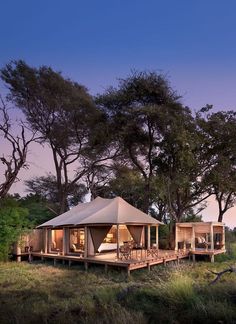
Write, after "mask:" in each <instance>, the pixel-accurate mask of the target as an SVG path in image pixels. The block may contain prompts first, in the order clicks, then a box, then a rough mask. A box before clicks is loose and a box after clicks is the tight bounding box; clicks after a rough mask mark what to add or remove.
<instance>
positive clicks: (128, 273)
mask: <svg viewBox="0 0 236 324" xmlns="http://www.w3.org/2000/svg"><path fill="white" fill-rule="evenodd" d="M127 276H128V277H129V276H130V267H129V266H128V267H127Z"/></svg>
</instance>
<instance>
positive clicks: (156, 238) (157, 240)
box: [156, 225, 159, 248]
mask: <svg viewBox="0 0 236 324" xmlns="http://www.w3.org/2000/svg"><path fill="white" fill-rule="evenodd" d="M156 247H157V248H158V247H159V245H158V225H157V226H156Z"/></svg>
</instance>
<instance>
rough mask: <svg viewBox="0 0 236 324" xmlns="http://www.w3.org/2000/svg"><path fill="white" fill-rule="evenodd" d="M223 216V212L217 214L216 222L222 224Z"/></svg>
mask: <svg viewBox="0 0 236 324" xmlns="http://www.w3.org/2000/svg"><path fill="white" fill-rule="evenodd" d="M223 216H224V212H219V216H218V222H220V223H222V221H223Z"/></svg>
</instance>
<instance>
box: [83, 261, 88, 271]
mask: <svg viewBox="0 0 236 324" xmlns="http://www.w3.org/2000/svg"><path fill="white" fill-rule="evenodd" d="M84 268H85V271H88V262H84Z"/></svg>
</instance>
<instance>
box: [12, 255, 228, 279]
mask: <svg viewBox="0 0 236 324" xmlns="http://www.w3.org/2000/svg"><path fill="white" fill-rule="evenodd" d="M225 252H226V250H225V249H221V250H206V249H196V250H194V251H193V250H185V251H184V250H180V251H174V250H159V251H158V256H153V257H152V256H147V250H142V251H141V250H140V251H135V250H134V251H132V255H131V258H130V259H128V260H121V259H117V255H116V253H115V252H108V253H101V254H97V255H95V256H90V257H87V258H85V257H82V256H76V255H72V254H67V255H62V254H56V253H41V252H31V257H32V258H40V259H41V260H45V259H52V260H53V263H54V265H56V263H57V262H58V261H62V263H63V264H65V262H68V265H69V266H70V265H71V263H72V262H79V263H83V264H84V267H85V269H86V270H87V269H88V266H89V264H101V265H104V266H105V271H107V269H108V267H112V266H113V267H121V268H125V269H126V271H127V273H128V275H129V274H130V271H132V270H136V269H141V268H147V269H148V270H149V271H150V269H151V266H154V265H158V264H163V265H166V264H167V263H168V262H171V261H175V262H177V263H179V260H180V259H184V258H188V257H189V258H191V257H192V259H193V261H195V256H196V255H207V256H209V257H210V260H211V262H214V256H215V255H217V254H221V253H225ZM27 255H29V254H28V253H22V254H21V255H17V260H18V261H20V258H21V256H27Z"/></svg>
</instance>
